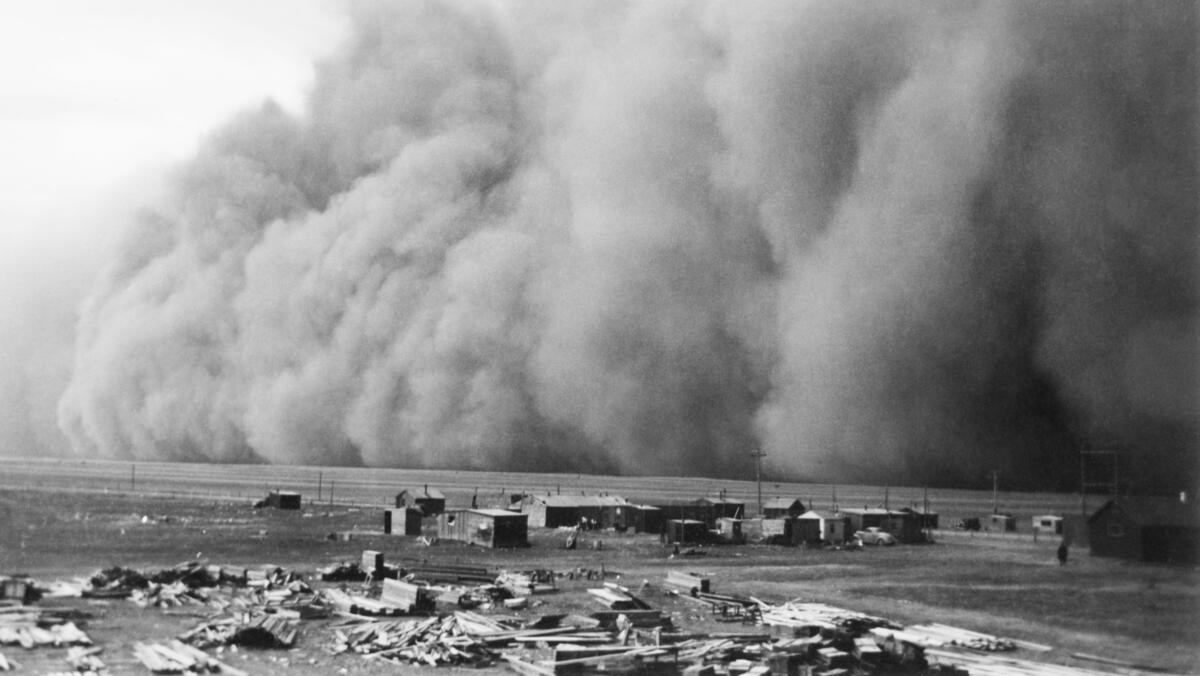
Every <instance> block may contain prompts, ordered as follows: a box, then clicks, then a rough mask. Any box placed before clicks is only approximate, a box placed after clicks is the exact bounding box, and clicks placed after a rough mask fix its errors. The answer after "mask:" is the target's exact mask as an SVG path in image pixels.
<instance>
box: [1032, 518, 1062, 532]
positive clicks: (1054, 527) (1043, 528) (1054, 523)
mask: <svg viewBox="0 0 1200 676" xmlns="http://www.w3.org/2000/svg"><path fill="white" fill-rule="evenodd" d="M1032 524H1033V532H1034V533H1037V534H1039V535H1062V534H1063V518H1062V517H1061V516H1055V515H1054V514H1043V515H1042V516H1035V517H1033V520H1032Z"/></svg>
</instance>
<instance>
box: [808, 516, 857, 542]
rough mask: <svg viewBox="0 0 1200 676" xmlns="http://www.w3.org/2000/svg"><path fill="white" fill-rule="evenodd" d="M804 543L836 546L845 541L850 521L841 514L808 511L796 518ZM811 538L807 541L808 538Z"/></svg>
mask: <svg viewBox="0 0 1200 676" xmlns="http://www.w3.org/2000/svg"><path fill="white" fill-rule="evenodd" d="M796 522H797V523H798V524H800V525H799V529H800V532H801V533H802V534H803V535H804V538H803V541H805V542H828V543H830V544H834V545H838V544H842V543H844V542H845V541H846V537H847V534H848V533H850V532H852V531H850V520H849V519H848V518H847V517H846V515H845V514H842V513H836V514H835V513H834V512H827V511H824V510H821V511H818V510H815V509H810V510H808V511H807V512H805V513H803V514H801V515H800V516H798V517H796ZM810 535H811V536H813V537H812V539H809V536H810Z"/></svg>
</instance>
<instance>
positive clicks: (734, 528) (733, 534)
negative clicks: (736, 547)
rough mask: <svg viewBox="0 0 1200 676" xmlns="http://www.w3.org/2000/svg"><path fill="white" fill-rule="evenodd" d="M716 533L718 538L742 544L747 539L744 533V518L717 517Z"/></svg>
mask: <svg viewBox="0 0 1200 676" xmlns="http://www.w3.org/2000/svg"><path fill="white" fill-rule="evenodd" d="M716 533H717V538H718V539H719V540H721V541H723V542H728V543H732V544H741V543H743V542H745V541H746V538H745V536H744V535H742V520H741V519H735V518H733V517H730V516H723V517H721V518H719V519H717V527H716Z"/></svg>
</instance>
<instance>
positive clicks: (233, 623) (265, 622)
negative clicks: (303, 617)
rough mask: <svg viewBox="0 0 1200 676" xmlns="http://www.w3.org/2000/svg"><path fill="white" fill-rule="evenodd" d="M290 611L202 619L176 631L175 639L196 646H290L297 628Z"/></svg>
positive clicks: (295, 619)
mask: <svg viewBox="0 0 1200 676" xmlns="http://www.w3.org/2000/svg"><path fill="white" fill-rule="evenodd" d="M299 625H300V614H299V613H297V612H294V611H278V612H275V613H265V612H264V613H258V614H253V615H251V614H245V615H243V616H241V617H221V618H217V619H214V620H209V621H206V622H203V623H201V624H199V625H197V626H195V627H193V628H192V629H189V630H188V631H186V632H184V633H183V634H180V636H179V640H181V641H184V642H186V643H189V644H191V645H193V646H195V647H198V648H208V647H211V646H221V645H241V646H248V647H252V648H290V647H291V646H292V645H293V644H295V642H296V636H297V634H299V631H300V627H299Z"/></svg>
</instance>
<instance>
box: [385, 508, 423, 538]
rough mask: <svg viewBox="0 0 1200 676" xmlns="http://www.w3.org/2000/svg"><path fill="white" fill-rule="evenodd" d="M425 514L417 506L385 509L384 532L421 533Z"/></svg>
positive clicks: (393, 533) (396, 533) (399, 533)
mask: <svg viewBox="0 0 1200 676" xmlns="http://www.w3.org/2000/svg"><path fill="white" fill-rule="evenodd" d="M424 516H425V514H424V513H423V512H422V511H421V510H419V509H416V508H415V507H398V508H396V509H385V510H383V532H384V533H388V534H390V535H420V534H421V518H422V517H424Z"/></svg>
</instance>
